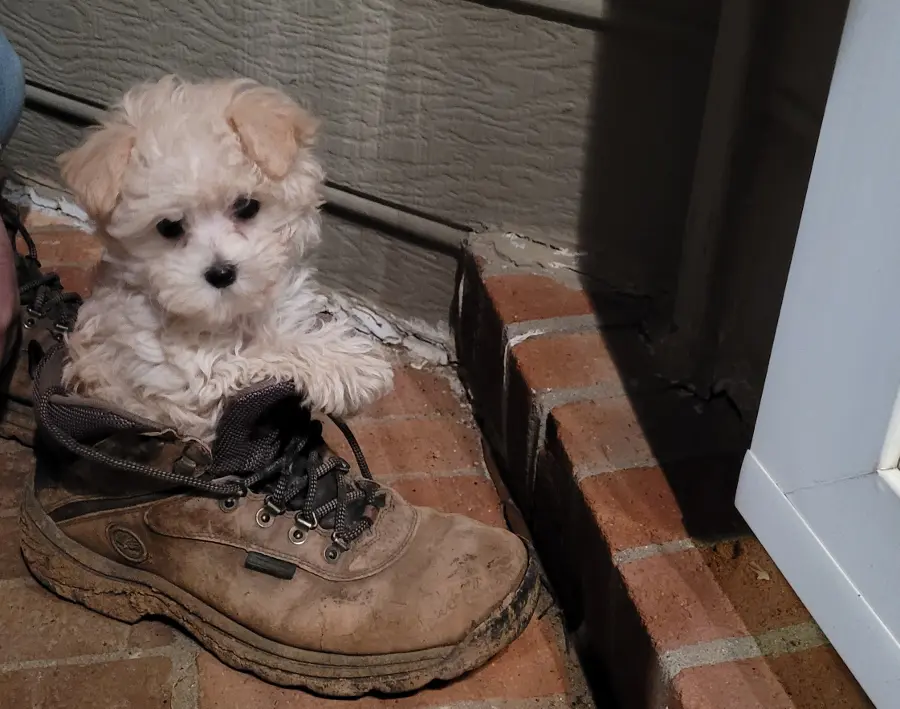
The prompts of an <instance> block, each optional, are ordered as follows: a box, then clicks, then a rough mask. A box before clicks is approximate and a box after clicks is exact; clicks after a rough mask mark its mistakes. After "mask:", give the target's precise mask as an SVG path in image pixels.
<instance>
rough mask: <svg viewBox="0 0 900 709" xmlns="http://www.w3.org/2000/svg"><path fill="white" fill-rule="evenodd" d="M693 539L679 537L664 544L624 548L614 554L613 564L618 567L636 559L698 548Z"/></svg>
mask: <svg viewBox="0 0 900 709" xmlns="http://www.w3.org/2000/svg"><path fill="white" fill-rule="evenodd" d="M696 548H697V545H696V544H694V540H693V539H678V540H676V541H673V542H665V543H663V544H647V545H646V546H642V547H632V548H630V549H623V550H622V551H617V552H616V553H615V554H613V557H612V561H613V565H614V566H616V567H617V568H618V567H619V566H622V565H623V564H630V563H632V562H634V561H641V560H643V559H650V558H652V557H654V556H663V555H666V554H677V553H678V552H681V551H687V550H688V549H696Z"/></svg>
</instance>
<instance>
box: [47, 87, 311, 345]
mask: <svg viewBox="0 0 900 709" xmlns="http://www.w3.org/2000/svg"><path fill="white" fill-rule="evenodd" d="M317 125H318V124H317V121H316V120H315V119H314V118H312V117H311V116H310V115H309V114H307V113H306V112H305V111H304V110H303V109H302V108H300V107H299V106H298V105H297V104H296V103H294V102H293V101H292V100H291V99H290V98H288V97H287V96H286V95H285V94H283V93H282V92H280V91H277V90H275V89H272V88H267V87H264V86H261V85H259V84H256V83H254V82H251V81H249V80H235V81H213V82H205V83H186V82H184V81H181V80H179V79H177V78H174V77H167V78H165V79H163V80H161V81H159V82H156V83H152V84H147V85H143V86H139V87H137V88H135V89H133V90H131V91H130V92H129V93H128V94H126V95H125V97H124V98H123V100H122V102H121V103H120V104H119V105H118V106H117V107H116V108H115V109H113V110H112V111H111V113H110V114H109V116H108V118H107V120H106V122H105V123H104V124H103V125H101V126H100V127H99V128H98V129H97V130H95V131H93V132H92V133H91V135H90V136H89V137H88V138H87V139H86V140H85V141H84V142H83V143H82V144H81V145H80V146H79V147H77V148H75V149H74V150H72V151H70V152H68V153H65V154H64V155H62V156H61V157H60V160H59V162H60V167H61V172H62V176H63V179H64V181H65V182H66V183H67V185H68V186H69V188H70V189H71V190H72V192H73V193H74V194H75V196H76V197H77V198H78V200H79V202H80V203H81V204H82V206H83V207H84V209H85V210H86V211H87V212H88V214H89V215H90V216H91V218H92V219H93V220H94V221H95V223H96V225H97V228H98V233H99V235H100V236H101V238H102V239H103V240H104V242H105V244H106V246H107V249H108V251H109V253H110V256H111V258H112V260H113V262H114V263H115V264H116V265H117V267H119V269H120V273H119V274H118V275H117V277H120V278H122V279H124V280H125V281H126V282H128V283H129V284H130V285H131V286H133V287H137V288H140V289H142V290H144V291H145V292H146V293H147V294H148V295H150V296H151V297H152V298H153V299H154V300H155V301H156V302H157V303H158V304H159V305H160V307H162V308H163V309H165V310H166V311H168V312H169V313H171V314H172V315H176V316H179V317H181V318H184V319H189V320H191V321H193V322H195V323H196V324H197V325H198V326H199V327H221V326H223V325H226V324H228V323H230V322H231V321H233V320H234V319H235V318H236V317H240V316H242V315H247V314H251V313H254V312H258V311H261V310H264V309H266V308H267V307H268V305H269V304H270V302H271V298H272V297H273V296H274V292H273V290H274V286H275V285H276V283H277V282H278V280H279V278H280V277H281V275H282V274H283V273H284V271H285V270H286V269H287V268H289V267H290V266H291V264H292V262H293V261H294V260H295V259H296V258H298V257H299V256H301V255H302V253H303V251H304V250H305V249H306V248H307V247H309V246H312V245H313V244H314V243H315V242H316V241H317V240H318V238H319V221H318V207H319V205H320V203H321V199H320V195H319V187H320V184H321V182H322V179H323V174H322V170H321V168H320V166H319V164H318V163H317V162H316V160H315V158H314V157H313V156H312V154H311V152H310V148H311V146H312V144H313V139H314V137H315V133H316V128H317Z"/></svg>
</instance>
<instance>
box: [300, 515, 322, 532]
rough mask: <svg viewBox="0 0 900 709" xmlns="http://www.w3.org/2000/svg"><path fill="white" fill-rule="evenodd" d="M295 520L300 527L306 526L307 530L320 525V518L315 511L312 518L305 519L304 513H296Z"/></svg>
mask: <svg viewBox="0 0 900 709" xmlns="http://www.w3.org/2000/svg"><path fill="white" fill-rule="evenodd" d="M294 522H295V523H296V524H297V526H298V527H305V528H306V531H307V532H310V531H312V530H313V529H315V528H316V527H318V526H319V518H318V517H316V513H315V512H313V513H312V520H308V519H305V518H304V517H303V513H302V512H298V513H297V514H295V515H294Z"/></svg>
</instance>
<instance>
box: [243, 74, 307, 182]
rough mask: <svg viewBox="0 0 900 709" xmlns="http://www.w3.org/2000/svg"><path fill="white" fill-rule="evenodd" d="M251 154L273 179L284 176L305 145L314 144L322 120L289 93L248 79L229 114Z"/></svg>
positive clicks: (244, 148) (253, 159)
mask: <svg viewBox="0 0 900 709" xmlns="http://www.w3.org/2000/svg"><path fill="white" fill-rule="evenodd" d="M225 118H226V119H227V120H228V123H229V124H230V125H231V127H232V129H233V130H234V132H235V133H237V135H238V137H239V138H240V141H241V146H242V147H243V150H244V152H245V153H246V155H247V157H249V158H250V159H251V160H252V161H253V162H255V163H256V164H257V165H258V166H259V169H260V170H262V171H263V173H264V174H265V175H266V176H267V177H269V178H270V179H273V180H282V179H284V178H285V177H286V176H287V174H288V172H290V169H291V166H292V165H293V164H294V160H295V159H296V157H297V153H298V152H299V151H300V149H301V148H308V147H310V146H311V145H312V144H313V143H314V141H315V136H316V131H317V130H318V128H319V121H318V120H316V119H315V118H314V117H313V116H311V115H310V114H309V113H307V112H306V111H304V110H303V109H302V108H301V107H300V106H298V105H297V104H296V103H295V102H294V101H293V100H291V99H290V98H289V97H288V96H287V95H286V94H284V93H282V92H281V91H278V90H276V89H272V88H268V87H266V86H261V85H258V84H253V83H244V84H242V86H241V88H240V89H239V90H238V91H237V93H236V94H235V96H234V98H233V99H232V101H231V104H230V105H229V106H228V109H227V111H226V114H225Z"/></svg>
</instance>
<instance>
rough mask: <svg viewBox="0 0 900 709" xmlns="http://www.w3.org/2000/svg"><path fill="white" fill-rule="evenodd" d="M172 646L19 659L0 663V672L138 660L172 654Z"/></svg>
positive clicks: (171, 655) (171, 656)
mask: <svg viewBox="0 0 900 709" xmlns="http://www.w3.org/2000/svg"><path fill="white" fill-rule="evenodd" d="M174 654H175V653H174V652H173V647H172V646H163V647H155V648H146V649H138V648H129V649H126V650H117V651H115V652H104V653H97V654H94V655H76V656H75V657H61V658H57V659H53V660H20V661H19V662H4V663H0V674H2V673H6V672H21V671H27V670H42V669H48V668H51V667H84V666H87V665H100V664H104V663H108V662H123V661H127V660H140V659H143V658H150V657H168V658H169V659H172V658H173V656H174Z"/></svg>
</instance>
